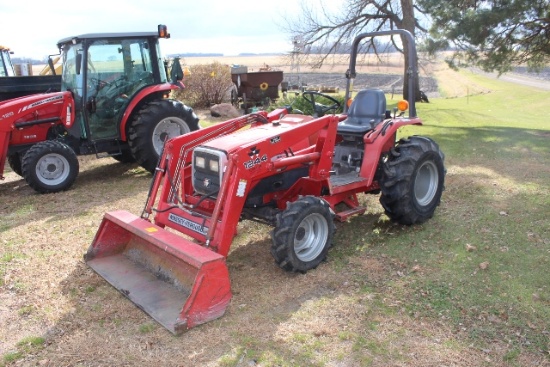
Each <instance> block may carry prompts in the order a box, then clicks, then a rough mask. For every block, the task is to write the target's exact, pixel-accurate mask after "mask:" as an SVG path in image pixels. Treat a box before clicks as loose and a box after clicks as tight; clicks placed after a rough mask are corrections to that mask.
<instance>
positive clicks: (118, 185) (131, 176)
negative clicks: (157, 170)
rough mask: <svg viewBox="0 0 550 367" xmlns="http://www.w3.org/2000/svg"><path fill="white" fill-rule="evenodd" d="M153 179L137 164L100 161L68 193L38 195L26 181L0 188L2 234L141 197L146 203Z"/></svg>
mask: <svg viewBox="0 0 550 367" xmlns="http://www.w3.org/2000/svg"><path fill="white" fill-rule="evenodd" d="M151 179H152V176H151V174H150V173H148V172H146V171H145V170H143V169H142V168H140V167H138V166H137V165H136V164H128V163H125V164H123V163H119V162H117V161H114V160H104V161H101V163H100V165H97V166H91V167H87V165H86V164H84V165H82V164H81V171H80V173H79V175H78V177H77V179H76V181H75V183H74V185H73V186H72V187H71V188H70V189H69V190H67V191H62V192H58V193H54V194H38V193H37V192H35V191H34V190H33V189H32V188H30V187H29V186H28V185H27V184H26V182H25V180H24V179H23V178H20V179H19V180H14V181H10V182H7V183H2V184H0V197H1V198H2V204H1V205H0V216H2V217H3V218H4V223H3V225H2V226H0V233H2V232H4V231H7V230H10V229H14V228H16V227H18V226H21V225H25V224H26V223H29V222H31V221H39V220H41V219H43V218H48V221H49V222H55V221H65V220H66V217H67V216H71V215H83V214H84V213H86V212H88V211H91V210H93V209H94V208H95V207H98V206H109V204H110V203H112V202H114V201H119V200H123V199H126V198H129V197H135V196H136V195H140V196H141V197H142V201H143V203H145V200H146V195H147V190H148V188H149V184H150V182H151Z"/></svg>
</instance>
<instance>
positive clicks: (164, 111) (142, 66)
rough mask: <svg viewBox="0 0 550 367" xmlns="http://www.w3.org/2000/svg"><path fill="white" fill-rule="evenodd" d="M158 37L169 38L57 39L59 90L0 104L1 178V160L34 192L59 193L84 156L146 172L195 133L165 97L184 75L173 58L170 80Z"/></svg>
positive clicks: (190, 119)
mask: <svg viewBox="0 0 550 367" xmlns="http://www.w3.org/2000/svg"><path fill="white" fill-rule="evenodd" d="M159 38H169V34H168V32H167V28H166V26H164V25H159V27H158V31H157V32H132V33H93V34H84V35H80V36H74V37H68V38H64V39H62V40H60V41H59V42H58V45H57V46H58V47H59V50H60V52H61V54H62V57H63V74H62V78H61V91H60V92H56V93H41V94H34V95H30V96H25V97H20V98H15V99H11V100H7V101H2V102H0V178H3V177H2V173H3V171H4V165H5V162H6V161H7V162H8V164H9V165H10V167H11V169H12V170H13V171H14V172H15V173H17V174H18V175H20V176H22V177H24V178H25V180H26V181H27V183H28V184H29V186H30V187H32V188H33V189H35V190H36V191H38V192H40V193H52V192H58V191H62V190H66V189H68V188H69V187H71V185H72V184H73V182H74V180H75V179H76V176H77V175H78V170H79V163H78V158H77V156H79V155H86V154H95V155H96V156H97V157H105V156H111V157H113V158H114V159H116V160H118V161H121V162H133V161H137V163H138V164H140V165H141V166H142V167H144V168H145V169H146V170H148V171H150V172H153V171H154V170H155V167H156V165H157V162H158V159H159V157H160V155H161V151H162V147H163V144H164V142H165V141H166V140H167V139H169V138H172V137H175V136H179V135H182V134H185V133H188V132H190V131H194V130H197V129H198V128H199V125H198V122H199V119H198V118H197V116H196V114H195V113H194V112H193V110H192V109H191V108H190V107H188V106H185V105H184V104H183V103H181V102H179V101H177V100H173V99H170V98H169V96H170V92H171V91H172V90H174V89H180V88H183V84H182V83H181V79H182V77H183V72H182V70H181V66H180V64H179V59H177V58H176V59H175V60H174V63H173V64H172V67H171V71H170V80H169V77H168V75H167V74H168V68H167V64H166V63H165V62H164V61H163V59H162V57H161V53H160V47H159Z"/></svg>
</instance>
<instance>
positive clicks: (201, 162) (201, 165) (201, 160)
mask: <svg viewBox="0 0 550 367" xmlns="http://www.w3.org/2000/svg"><path fill="white" fill-rule="evenodd" d="M195 165H196V166H197V167H199V168H206V159H205V158H204V157H195Z"/></svg>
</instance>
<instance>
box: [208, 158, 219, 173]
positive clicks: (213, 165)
mask: <svg viewBox="0 0 550 367" xmlns="http://www.w3.org/2000/svg"><path fill="white" fill-rule="evenodd" d="M208 162H209V164H208V166H209V167H210V170H211V171H214V172H219V171H220V163H219V162H218V161H217V160H213V159H211V160H210V161H208Z"/></svg>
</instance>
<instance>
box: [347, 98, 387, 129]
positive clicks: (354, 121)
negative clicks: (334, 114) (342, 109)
mask: <svg viewBox="0 0 550 367" xmlns="http://www.w3.org/2000/svg"><path fill="white" fill-rule="evenodd" d="M385 118H386V96H385V95H384V92H383V91H382V90H381V89H363V90H361V91H359V93H357V95H356V96H355V98H354V99H353V102H352V103H351V106H350V107H349V110H348V117H347V118H346V119H345V120H344V121H341V122H340V123H339V124H338V133H339V134H353V135H364V134H366V133H367V131H369V130H371V129H373V128H374V127H375V126H376V125H377V124H379V123H380V122H382V121H384V119H385Z"/></svg>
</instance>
